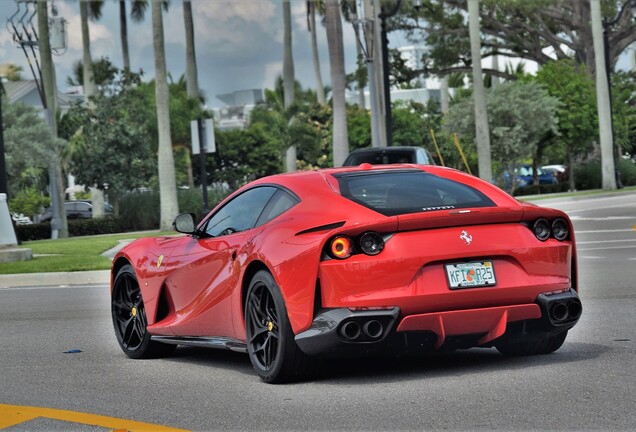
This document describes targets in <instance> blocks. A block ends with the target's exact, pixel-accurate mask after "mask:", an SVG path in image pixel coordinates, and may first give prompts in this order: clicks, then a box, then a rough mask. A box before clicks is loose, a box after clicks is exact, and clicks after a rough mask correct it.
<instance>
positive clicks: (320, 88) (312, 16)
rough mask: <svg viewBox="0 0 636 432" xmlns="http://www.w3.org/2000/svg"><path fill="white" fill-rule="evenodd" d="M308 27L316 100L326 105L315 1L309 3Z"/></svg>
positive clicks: (310, 0) (311, 0)
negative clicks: (314, 75)
mask: <svg viewBox="0 0 636 432" xmlns="http://www.w3.org/2000/svg"><path fill="white" fill-rule="evenodd" d="M307 25H308V27H309V32H310V34H311V54H312V58H313V60H314V73H315V74H316V98H317V99H318V103H319V104H320V105H325V103H326V100H325V86H324V85H323V83H322V73H321V72H320V58H319V56H318V40H317V37H316V33H317V32H316V3H315V2H314V0H309V1H307Z"/></svg>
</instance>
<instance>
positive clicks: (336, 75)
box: [325, 0, 349, 166]
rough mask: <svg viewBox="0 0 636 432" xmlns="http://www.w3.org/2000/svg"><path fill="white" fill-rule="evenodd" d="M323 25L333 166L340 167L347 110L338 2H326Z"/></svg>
mask: <svg viewBox="0 0 636 432" xmlns="http://www.w3.org/2000/svg"><path fill="white" fill-rule="evenodd" d="M325 23H326V26H327V44H328V48H329V63H330V66H331V88H332V90H331V92H332V98H331V99H332V102H333V164H334V166H341V165H342V164H343V162H344V160H345V159H346V158H347V154H348V153H349V139H348V131H347V110H346V101H345V67H344V64H345V63H344V47H343V42H342V21H341V19H340V6H339V5H338V0H326V2H325Z"/></svg>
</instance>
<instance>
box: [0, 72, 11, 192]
mask: <svg viewBox="0 0 636 432" xmlns="http://www.w3.org/2000/svg"><path fill="white" fill-rule="evenodd" d="M3 95H4V84H3V83H2V78H0V193H4V194H7V195H8V194H9V186H8V183H7V164H6V161H5V159H4V121H3V117H2V96H3ZM7 201H8V199H7Z"/></svg>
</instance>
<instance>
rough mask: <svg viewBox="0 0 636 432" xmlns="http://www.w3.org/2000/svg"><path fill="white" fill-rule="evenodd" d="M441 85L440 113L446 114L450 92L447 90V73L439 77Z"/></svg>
mask: <svg viewBox="0 0 636 432" xmlns="http://www.w3.org/2000/svg"><path fill="white" fill-rule="evenodd" d="M440 81H441V87H440V101H439V102H440V105H441V109H442V114H444V115H446V114H448V109H449V108H450V92H449V91H448V75H444V76H443V77H442V78H441V80H440Z"/></svg>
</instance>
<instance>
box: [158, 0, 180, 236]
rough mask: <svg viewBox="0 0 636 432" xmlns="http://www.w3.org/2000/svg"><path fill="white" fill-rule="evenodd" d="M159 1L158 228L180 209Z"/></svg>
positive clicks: (166, 224) (169, 222)
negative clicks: (159, 207) (159, 209)
mask: <svg viewBox="0 0 636 432" xmlns="http://www.w3.org/2000/svg"><path fill="white" fill-rule="evenodd" d="M161 8H162V2H160V1H153V2H152V36H153V37H152V42H153V48H154V54H155V96H156V99H157V129H158V131H159V146H158V168H159V201H160V204H161V214H160V222H159V223H160V226H159V228H160V229H161V230H168V229H171V227H172V220H173V218H174V217H175V216H176V215H177V214H178V213H179V204H178V202H177V186H176V180H175V172H174V155H173V154H172V139H171V133H170V109H169V107H170V96H169V94H168V79H167V73H166V53H165V46H164V38H163V16H162V11H161Z"/></svg>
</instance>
